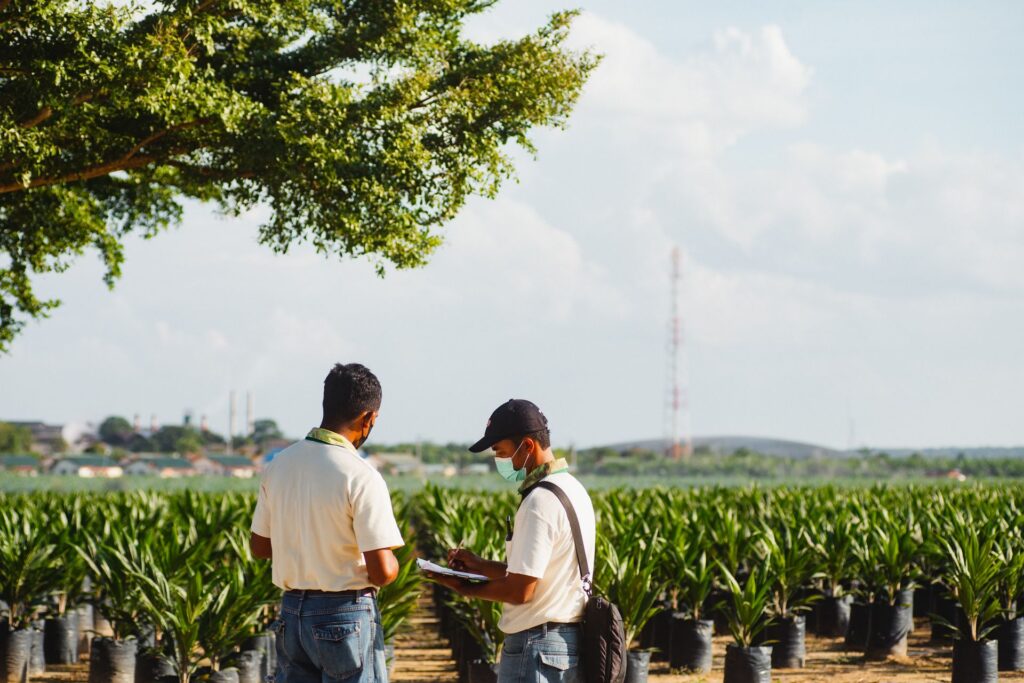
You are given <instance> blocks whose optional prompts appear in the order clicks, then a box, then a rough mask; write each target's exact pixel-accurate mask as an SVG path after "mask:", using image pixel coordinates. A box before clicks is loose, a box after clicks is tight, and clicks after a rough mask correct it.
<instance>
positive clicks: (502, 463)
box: [494, 441, 526, 481]
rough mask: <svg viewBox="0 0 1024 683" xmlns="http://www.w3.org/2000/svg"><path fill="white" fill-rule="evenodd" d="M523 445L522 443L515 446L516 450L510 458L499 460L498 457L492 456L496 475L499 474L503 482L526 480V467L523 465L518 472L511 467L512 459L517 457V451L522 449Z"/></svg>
mask: <svg viewBox="0 0 1024 683" xmlns="http://www.w3.org/2000/svg"><path fill="white" fill-rule="evenodd" d="M524 443H526V442H525V441H523V442H522V443H520V444H519V445H518V446H516V450H515V452H514V453H512V456H511V457H508V458H499V457H498V456H494V467H495V468H497V470H498V474H500V475H501V477H502V478H503V479H504V480H505V481H522V480H524V479H526V465H523V466H522V467H521V468H519V469H518V470H517V469H516V468H515V467H514V466H513V465H512V458H514V457H516V455H518V453H519V449H520V448H522V447H523V444H524Z"/></svg>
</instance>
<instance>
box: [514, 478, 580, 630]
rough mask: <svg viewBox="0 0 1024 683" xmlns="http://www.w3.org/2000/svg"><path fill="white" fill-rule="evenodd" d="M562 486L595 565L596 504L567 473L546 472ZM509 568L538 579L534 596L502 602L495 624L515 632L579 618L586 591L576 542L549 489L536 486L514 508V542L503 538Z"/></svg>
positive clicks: (566, 518) (561, 508) (558, 504)
mask: <svg viewBox="0 0 1024 683" xmlns="http://www.w3.org/2000/svg"><path fill="white" fill-rule="evenodd" d="M544 481H549V482H551V483H553V484H555V485H556V486H558V487H559V488H561V489H562V491H564V492H565V493H566V495H567V496H568V497H569V500H570V501H571V502H572V505H573V508H574V509H575V510H576V517H577V518H578V519H579V522H580V531H581V533H582V534H583V545H584V547H585V548H586V553H587V565H588V566H589V567H590V570H591V573H593V568H594V535H595V523H594V507H593V505H592V504H591V502H590V496H589V495H588V494H587V490H586V489H585V488H583V484H581V483H580V482H579V481H578V480H577V479H576V477H574V476H572V475H571V474H569V473H568V472H557V473H555V474H551V475H548V476H547V477H545V478H544ZM505 550H506V560H507V564H508V571H509V572H511V573H513V574H525V575H526V576H533V577H535V578H536V579H537V586H536V588H535V589H534V592H533V599H531V600H530V601H529V602H527V603H526V604H523V605H511V604H506V605H504V607H503V609H502V613H501V621H499V622H498V628H500V629H501V630H502V631H504V632H505V633H518V632H520V631H525V630H526V629H529V628H533V627H534V626H540V625H541V624H543V623H545V622H548V621H557V622H562V623H575V622H578V621H582V620H583V611H584V609H585V608H586V605H587V594H586V593H584V592H583V581H582V580H581V578H580V570H579V563H578V562H577V561H576V546H575V544H574V543H573V540H572V530H571V528H570V527H569V518H568V517H567V516H566V514H565V508H563V507H562V503H561V502H560V501H559V500H558V498H557V497H556V496H555V494H554V493H552V492H551V491H548V490H545V489H542V488H536V489H534V490H533V491H531V492H530V495H528V496H527V497H526V499H525V500H524V501H523V504H522V505H520V506H519V511H518V512H516V521H515V526H514V527H513V529H512V540H511V541H508V542H506V544H505Z"/></svg>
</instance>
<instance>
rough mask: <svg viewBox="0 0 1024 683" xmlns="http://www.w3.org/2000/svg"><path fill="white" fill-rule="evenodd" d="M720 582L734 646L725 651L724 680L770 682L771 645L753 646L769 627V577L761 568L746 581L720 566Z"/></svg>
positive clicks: (762, 567) (756, 569)
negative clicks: (724, 594) (726, 599)
mask: <svg viewBox="0 0 1024 683" xmlns="http://www.w3.org/2000/svg"><path fill="white" fill-rule="evenodd" d="M719 570H720V572H721V576H722V582H723V584H724V585H725V586H726V590H727V591H728V593H729V601H728V603H727V605H726V607H725V610H726V615H727V617H728V620H729V631H730V633H731V634H732V637H733V642H732V643H730V644H729V645H728V646H727V647H726V652H725V680H727V681H751V682H753V681H768V680H771V656H772V647H771V645H756V644H755V643H756V642H757V641H758V640H759V639H760V636H761V634H762V632H763V631H764V630H765V629H766V628H767V627H768V625H769V623H770V616H769V607H770V605H771V599H772V597H771V585H772V577H771V576H770V575H769V574H768V570H767V568H766V567H765V566H764V565H758V566H756V567H754V568H753V569H752V570H751V572H750V574H749V575H748V576H747V579H746V581H745V582H744V583H743V584H740V582H739V580H738V579H737V578H736V577H735V576H734V575H733V573H732V572H730V571H729V569H728V568H726V567H725V566H724V565H721V564H719Z"/></svg>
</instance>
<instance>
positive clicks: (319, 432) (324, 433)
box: [306, 427, 356, 451]
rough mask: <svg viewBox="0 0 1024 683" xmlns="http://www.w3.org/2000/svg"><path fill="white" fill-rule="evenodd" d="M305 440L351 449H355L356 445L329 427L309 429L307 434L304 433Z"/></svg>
mask: <svg viewBox="0 0 1024 683" xmlns="http://www.w3.org/2000/svg"><path fill="white" fill-rule="evenodd" d="M306 440H307V441H318V442H320V443H324V444H327V445H328V446H341V447H342V448H347V449H349V450H351V451H355V450H356V447H355V446H353V445H352V442H351V441H349V440H348V439H346V438H345V437H343V436H342V435H341V434H338V433H337V432H332V431H331V430H330V429H324V428H323V427H314V428H313V429H311V430H309V434H307V435H306Z"/></svg>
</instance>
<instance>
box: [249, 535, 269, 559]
mask: <svg viewBox="0 0 1024 683" xmlns="http://www.w3.org/2000/svg"><path fill="white" fill-rule="evenodd" d="M249 550H251V551H252V556H253V557H255V558H256V559H257V560H270V559H272V558H273V556H274V549H273V547H272V546H271V545H270V539H269V538H267V537H266V536H260V535H259V534H253V533H250V534H249Z"/></svg>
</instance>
